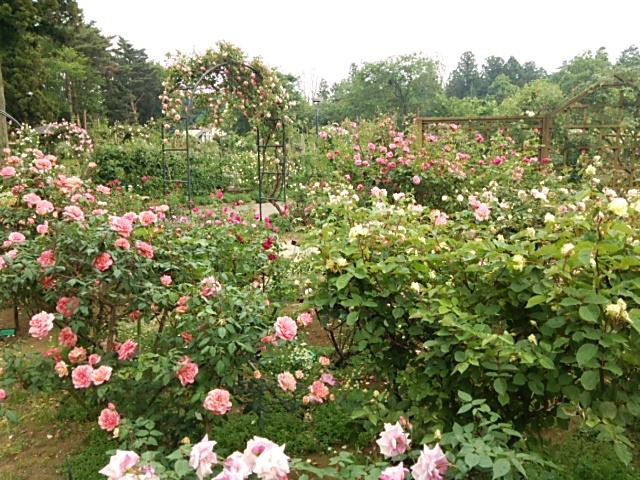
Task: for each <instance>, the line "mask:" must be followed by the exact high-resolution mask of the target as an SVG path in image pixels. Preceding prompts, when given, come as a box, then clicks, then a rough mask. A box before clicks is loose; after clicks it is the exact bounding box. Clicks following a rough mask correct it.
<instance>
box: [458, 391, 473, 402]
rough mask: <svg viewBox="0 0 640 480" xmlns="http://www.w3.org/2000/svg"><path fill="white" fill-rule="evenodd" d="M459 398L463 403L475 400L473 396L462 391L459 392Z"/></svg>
mask: <svg viewBox="0 0 640 480" xmlns="http://www.w3.org/2000/svg"><path fill="white" fill-rule="evenodd" d="M458 398H459V399H460V400H462V401H463V402H470V401H471V400H473V398H472V397H471V395H469V394H468V393H467V392H463V391H462V390H458Z"/></svg>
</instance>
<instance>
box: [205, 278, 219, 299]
mask: <svg viewBox="0 0 640 480" xmlns="http://www.w3.org/2000/svg"><path fill="white" fill-rule="evenodd" d="M221 291H222V285H221V284H220V282H219V281H218V280H216V277H213V276H211V277H206V278H204V279H203V280H202V290H200V294H201V295H202V296H203V297H206V298H209V297H213V296H214V295H217V294H218V293H220V292H221Z"/></svg>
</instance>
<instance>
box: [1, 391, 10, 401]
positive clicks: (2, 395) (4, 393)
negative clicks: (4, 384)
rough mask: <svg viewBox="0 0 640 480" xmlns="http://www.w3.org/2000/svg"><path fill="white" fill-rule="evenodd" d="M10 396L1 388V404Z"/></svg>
mask: <svg viewBox="0 0 640 480" xmlns="http://www.w3.org/2000/svg"><path fill="white" fill-rule="evenodd" d="M8 396H9V395H8V394H7V391H6V390H5V389H4V388H0V402H2V401H3V400H6V399H7V397H8Z"/></svg>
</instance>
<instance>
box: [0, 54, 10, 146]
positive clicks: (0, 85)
mask: <svg viewBox="0 0 640 480" xmlns="http://www.w3.org/2000/svg"><path fill="white" fill-rule="evenodd" d="M0 110H2V111H3V112H6V111H7V104H6V101H5V99H4V82H3V81H2V63H1V62H0ZM8 144H9V134H8V131H7V118H6V117H5V116H4V115H2V114H0V148H2V147H4V146H5V145H8Z"/></svg>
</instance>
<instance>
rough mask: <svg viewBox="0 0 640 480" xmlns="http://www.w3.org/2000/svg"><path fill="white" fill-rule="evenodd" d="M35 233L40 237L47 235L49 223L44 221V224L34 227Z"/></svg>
mask: <svg viewBox="0 0 640 480" xmlns="http://www.w3.org/2000/svg"><path fill="white" fill-rule="evenodd" d="M36 232H38V233H39V234H40V235H46V234H47V233H49V222H46V221H45V222H44V223H41V224H40V225H38V226H37V227H36Z"/></svg>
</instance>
